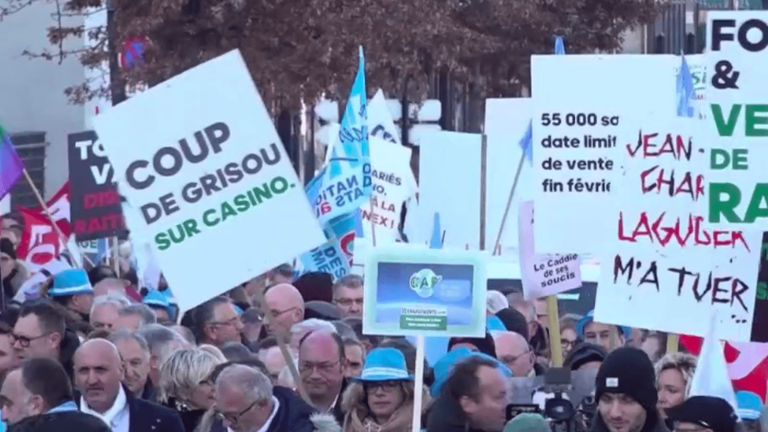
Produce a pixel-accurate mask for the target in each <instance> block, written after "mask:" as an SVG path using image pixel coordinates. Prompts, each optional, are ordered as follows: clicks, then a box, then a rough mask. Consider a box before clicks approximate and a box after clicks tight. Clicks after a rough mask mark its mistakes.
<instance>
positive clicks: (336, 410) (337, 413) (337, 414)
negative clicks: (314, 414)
mask: <svg viewBox="0 0 768 432" xmlns="http://www.w3.org/2000/svg"><path fill="white" fill-rule="evenodd" d="M348 385H349V381H347V380H346V379H345V380H344V381H343V382H342V383H341V390H339V398H338V399H336V406H334V407H333V410H332V411H331V414H333V418H335V419H336V421H337V422H338V423H339V424H340V425H341V424H344V414H345V413H344V411H343V409H342V407H341V398H342V397H343V396H344V392H345V391H346V390H347V386H348Z"/></svg>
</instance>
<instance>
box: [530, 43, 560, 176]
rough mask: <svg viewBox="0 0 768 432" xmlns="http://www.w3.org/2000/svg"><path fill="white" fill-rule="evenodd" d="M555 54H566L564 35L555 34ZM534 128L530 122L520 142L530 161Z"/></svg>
mask: <svg viewBox="0 0 768 432" xmlns="http://www.w3.org/2000/svg"><path fill="white" fill-rule="evenodd" d="M555 55H565V45H564V44H563V37H562V36H555ZM532 129H533V122H529V123H528V128H527V129H526V130H525V134H524V135H523V138H522V139H520V143H519V145H520V148H522V149H523V153H524V154H525V158H526V159H528V161H529V162H533V142H532V140H531V137H532V135H533V132H532Z"/></svg>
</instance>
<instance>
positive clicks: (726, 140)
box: [705, 11, 768, 231]
mask: <svg viewBox="0 0 768 432" xmlns="http://www.w3.org/2000/svg"><path fill="white" fill-rule="evenodd" d="M707 49H708V51H707V54H706V58H707V60H706V63H707V74H706V76H707V96H706V98H707V105H708V107H709V109H708V112H707V115H706V116H705V117H706V119H705V121H706V123H707V127H706V129H705V130H706V133H707V135H708V138H709V143H708V144H709V145H708V147H709V149H708V152H709V155H708V156H709V169H708V171H707V174H706V180H705V181H706V186H705V196H706V197H707V212H706V214H707V220H708V222H709V223H710V224H712V225H713V226H714V227H716V228H721V229H740V230H744V229H754V230H759V231H765V230H768V176H767V175H766V168H765V167H766V163H768V85H767V84H766V83H767V82H768V81H766V77H767V76H768V72H766V71H768V12H762V11H741V12H733V11H723V12H716V11H710V12H709V13H708V21H707Z"/></svg>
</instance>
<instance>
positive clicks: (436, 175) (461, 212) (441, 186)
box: [408, 132, 482, 250]
mask: <svg viewBox="0 0 768 432" xmlns="http://www.w3.org/2000/svg"><path fill="white" fill-rule="evenodd" d="M481 160H482V136H481V135H479V134H470V133H458V132H434V133H432V134H429V135H425V140H424V141H422V143H421V151H420V156H419V180H420V184H419V205H418V206H417V207H415V208H414V209H413V210H414V212H415V213H418V216H417V217H418V222H417V224H418V226H419V228H420V231H421V232H422V233H423V234H426V235H425V236H423V238H424V239H429V236H430V234H431V233H432V231H431V230H432V223H433V220H434V215H435V213H440V224H441V228H442V229H443V230H444V231H445V241H444V242H443V246H444V247H454V248H461V249H464V248H466V247H467V246H469V248H470V249H473V250H476V249H478V248H479V247H480V178H481V176H480V172H481ZM408 212H409V213H410V212H411V207H410V206H409V207H408Z"/></svg>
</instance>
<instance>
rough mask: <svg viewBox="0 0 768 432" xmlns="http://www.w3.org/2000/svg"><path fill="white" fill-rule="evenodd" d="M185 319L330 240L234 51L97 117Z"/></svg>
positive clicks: (138, 231)
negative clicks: (211, 300) (199, 307)
mask: <svg viewBox="0 0 768 432" xmlns="http://www.w3.org/2000/svg"><path fill="white" fill-rule="evenodd" d="M94 126H95V128H96V132H97V133H98V135H99V137H100V138H101V139H102V141H103V143H104V148H105V150H106V152H107V155H108V156H109V160H110V161H111V162H112V164H113V167H114V169H115V178H116V180H117V182H118V184H119V187H120V192H121V193H122V194H123V195H124V196H125V197H126V199H127V201H128V202H129V203H130V206H131V208H132V209H133V210H135V211H136V212H138V217H126V219H127V222H128V224H129V228H130V229H131V231H132V232H133V235H135V236H137V237H138V238H145V239H151V245H152V248H153V252H154V254H155V257H156V258H157V260H158V263H159V265H160V267H161V268H162V269H163V273H164V275H165V277H166V279H167V280H168V282H169V284H170V285H171V286H173V287H174V292H175V295H176V297H177V300H178V304H179V307H180V308H181V309H182V310H188V309H190V308H191V307H194V306H196V305H198V304H200V303H202V302H203V301H205V300H207V299H209V298H211V297H213V296H216V295H218V294H220V293H222V292H225V291H227V290H229V289H231V288H233V287H235V286H237V285H238V284H240V283H242V282H244V281H246V280H249V279H251V278H253V277H255V276H258V275H260V274H262V273H264V272H265V271H267V270H269V269H271V268H273V267H275V266H277V265H279V264H280V263H284V262H288V261H291V260H292V259H293V258H294V257H295V256H297V255H300V254H301V253H303V252H306V251H308V250H310V249H312V248H314V247H316V246H318V245H320V244H321V243H323V242H324V241H325V237H324V235H323V233H322V231H321V229H320V227H319V225H318V223H317V220H316V218H315V216H314V214H313V213H312V209H311V208H310V205H309V202H308V201H307V198H306V195H305V194H304V189H303V187H302V185H301V184H300V183H299V180H298V178H297V176H296V173H295V172H294V170H293V167H292V166H291V163H290V161H289V159H288V156H287V154H286V152H285V150H284V148H283V145H282V143H281V142H280V138H279V137H278V135H277V132H276V131H275V128H274V125H273V123H272V121H271V119H270V117H269V113H268V112H267V110H266V108H265V106H264V102H263V101H262V100H261V97H260V96H259V93H258V90H257V89H256V86H255V85H254V83H253V81H252V80H251V76H250V74H249V72H248V69H247V67H246V65H245V62H244V61H243V59H242V56H241V55H240V53H239V51H231V52H229V53H227V54H225V55H222V56H220V57H217V58H216V59H213V60H211V61H208V62H206V63H204V64H202V65H200V66H197V67H196V68H194V69H191V70H189V71H187V72H185V73H183V74H181V75H178V76H176V77H174V78H172V79H170V80H168V81H166V82H164V83H162V84H159V85H157V86H155V87H154V88H152V89H149V90H148V91H147V92H145V93H141V94H138V95H136V96H134V97H133V98H131V99H129V100H128V101H126V102H124V103H122V104H120V105H118V106H116V107H114V108H113V109H111V110H110V111H109V112H107V113H104V114H102V115H99V116H97V117H96V118H94Z"/></svg>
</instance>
